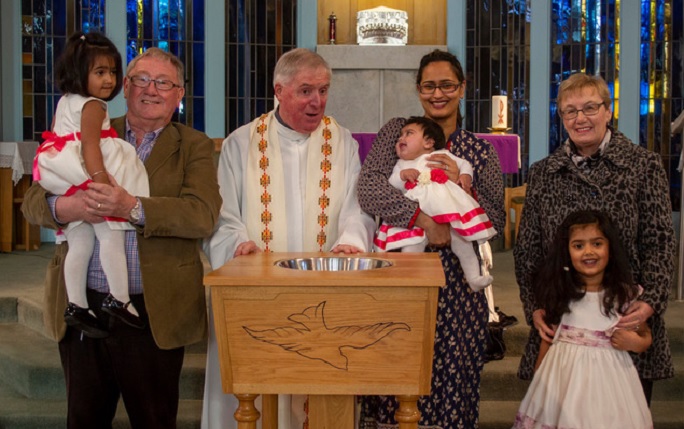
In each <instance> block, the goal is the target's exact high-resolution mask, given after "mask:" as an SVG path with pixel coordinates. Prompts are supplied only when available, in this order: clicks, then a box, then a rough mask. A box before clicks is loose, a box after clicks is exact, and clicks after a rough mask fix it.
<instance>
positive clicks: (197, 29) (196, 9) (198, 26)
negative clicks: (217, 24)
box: [192, 2, 205, 42]
mask: <svg viewBox="0 0 684 429" xmlns="http://www.w3.org/2000/svg"><path fill="white" fill-rule="evenodd" d="M204 7H205V5H204V2H196V3H195V4H194V5H193V14H194V15H195V16H201V17H202V19H196V20H193V21H192V40H194V41H196V42H203V41H204Z"/></svg>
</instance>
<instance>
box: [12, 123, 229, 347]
mask: <svg viewBox="0 0 684 429" xmlns="http://www.w3.org/2000/svg"><path fill="white" fill-rule="evenodd" d="M112 127H114V129H115V130H116V131H117V133H118V134H119V135H121V136H123V135H124V127H125V122H124V118H123V117H121V118H116V119H113V120H112ZM213 156H214V144H213V142H212V140H211V139H210V138H209V137H207V136H206V135H205V134H204V133H202V132H200V131H197V130H195V129H192V128H190V127H187V126H185V125H182V124H178V123H171V124H169V125H168V126H166V128H164V130H162V132H161V133H160V134H159V137H158V138H157V141H156V143H155V145H154V148H153V149H152V152H151V153H150V156H149V158H148V159H147V161H146V162H145V168H146V169H147V174H148V177H149V182H150V197H148V198H140V202H141V203H142V206H143V210H144V211H145V225H144V226H142V227H137V238H138V251H139V257H140V270H141V274H142V281H143V290H144V292H143V295H144V298H145V306H146V308H147V312H148V316H149V321H150V327H151V329H152V334H153V336H154V340H155V342H156V344H157V345H158V346H159V347H160V348H161V349H172V348H177V347H181V346H185V345H188V344H192V343H195V342H198V341H200V340H202V339H204V338H205V337H206V334H207V312H206V302H205V291H204V287H203V281H202V279H203V275H204V267H203V264H202V261H201V259H200V247H199V246H200V240H201V239H202V238H204V237H207V236H209V235H210V234H211V233H212V231H213V228H214V226H215V225H216V222H217V220H218V215H219V210H220V208H221V196H220V195H219V190H218V182H217V178H216V168H215V164H214V159H213ZM46 196H47V195H46V192H45V190H44V189H43V188H41V187H40V185H38V184H37V183H35V184H33V185H32V186H31V188H30V189H29V191H28V192H27V194H26V197H25V200H24V204H23V206H22V211H23V213H24V216H25V217H26V219H28V221H29V222H31V223H34V224H38V225H41V226H44V227H47V228H52V229H57V228H59V227H60V225H58V224H57V223H56V222H55V220H54V219H53V217H52V213H51V212H50V209H49V207H48V204H47V200H46ZM66 252H67V243H66V242H65V243H62V244H59V245H57V246H56V251H55V256H54V258H53V259H52V261H51V262H50V264H49V266H48V272H47V275H46V284H45V297H44V306H45V311H44V313H43V314H44V320H45V326H46V330H47V332H48V334H49V335H50V336H52V338H54V339H55V340H57V341H59V340H61V339H62V337H63V336H64V333H65V332H66V325H65V323H64V309H65V308H66V304H67V299H66V289H65V285H64V256H65V255H66Z"/></svg>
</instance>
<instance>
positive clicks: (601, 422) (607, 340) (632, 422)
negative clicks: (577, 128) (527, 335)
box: [513, 210, 653, 429]
mask: <svg viewBox="0 0 684 429" xmlns="http://www.w3.org/2000/svg"><path fill="white" fill-rule="evenodd" d="M534 288H535V300H536V307H537V308H538V309H541V310H543V317H544V320H545V321H546V323H547V324H548V325H549V326H553V327H554V329H555V335H554V338H553V343H552V344H550V343H548V342H545V341H542V345H541V349H540V353H539V358H538V359H537V365H536V368H537V369H536V372H535V374H534V379H533V380H532V383H531V384H530V387H529V389H528V391H527V394H526V395H525V398H524V399H523V401H522V403H521V405H520V409H519V411H518V414H517V415H516V419H515V425H514V426H513V427H514V428H516V429H519V428H520V429H522V428H524V429H531V428H544V429H553V428H573V429H592V428H596V429H611V428H615V429H624V428H630V429H651V428H652V427H653V421H652V418H651V413H650V411H649V408H648V405H647V404H646V397H645V396H644V392H643V389H642V388H641V383H640V381H639V375H638V374H637V370H636V367H635V366H634V363H633V362H632V358H631V357H630V355H629V353H628V352H635V353H641V352H643V351H645V350H646V349H647V348H648V347H649V346H650V345H651V331H650V329H649V327H648V326H647V324H643V325H641V326H638V327H637V328H636V330H633V331H631V330H624V329H616V327H615V326H616V325H617V323H618V321H619V318H620V315H621V312H622V310H624V309H627V307H628V306H629V304H630V303H631V302H632V301H634V300H635V299H636V298H637V296H638V295H639V293H640V288H639V286H637V285H634V283H633V282H632V276H631V271H630V267H629V262H628V260H627V256H626V253H625V250H624V248H623V246H622V243H621V242H620V238H619V235H618V232H617V230H616V229H615V227H614V226H613V224H612V223H611V222H610V220H609V219H608V217H607V216H606V215H605V214H604V213H602V212H597V211H588V210H587V211H579V212H575V213H572V214H570V215H569V216H568V217H567V218H566V219H565V221H564V222H563V223H562V224H561V226H560V227H559V229H558V232H557V233H556V238H555V241H554V246H553V248H552V249H550V253H549V255H548V257H547V258H546V260H545V261H544V263H543V264H542V266H541V267H540V269H539V271H538V273H537V275H536V276H535V281H534Z"/></svg>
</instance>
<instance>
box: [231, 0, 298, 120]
mask: <svg viewBox="0 0 684 429" xmlns="http://www.w3.org/2000/svg"><path fill="white" fill-rule="evenodd" d="M296 5H297V1H296V0H268V1H264V0H230V1H229V2H227V4H226V35H225V36H226V62H227V70H226V129H227V131H228V132H229V133H230V132H231V131H233V130H235V129H236V128H238V127H239V126H241V125H244V124H246V123H248V122H249V121H251V120H252V119H254V118H255V117H257V116H259V115H261V114H262V113H266V112H268V111H269V110H271V109H273V69H274V68H275V64H276V62H277V61H278V58H280V56H281V55H282V54H283V53H285V52H287V51H288V50H290V49H292V48H294V47H295V46H296V40H295V37H296V21H297V19H296V16H297V15H296Z"/></svg>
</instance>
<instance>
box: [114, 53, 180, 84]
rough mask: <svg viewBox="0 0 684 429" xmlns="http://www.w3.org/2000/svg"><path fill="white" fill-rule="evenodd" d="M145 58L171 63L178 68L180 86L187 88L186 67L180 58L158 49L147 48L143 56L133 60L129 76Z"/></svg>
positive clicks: (127, 72) (127, 71)
mask: <svg viewBox="0 0 684 429" xmlns="http://www.w3.org/2000/svg"><path fill="white" fill-rule="evenodd" d="M143 58H156V59H158V60H162V61H168V62H170V63H171V65H173V66H174V67H175V68H176V72H177V73H178V85H180V86H185V67H184V66H183V63H182V62H181V60H180V59H178V57H177V56H175V55H174V54H172V53H170V52H167V51H165V50H163V49H161V48H157V47H151V48H147V49H145V51H144V52H143V53H142V54H140V55H138V56H136V57H135V58H133V59H132V60H131V62H130V63H128V67H126V75H127V76H128V75H130V74H131V70H133V69H134V68H135V65H136V64H137V63H138V61H140V60H141V59H143Z"/></svg>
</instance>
